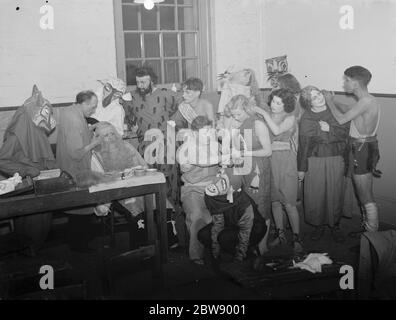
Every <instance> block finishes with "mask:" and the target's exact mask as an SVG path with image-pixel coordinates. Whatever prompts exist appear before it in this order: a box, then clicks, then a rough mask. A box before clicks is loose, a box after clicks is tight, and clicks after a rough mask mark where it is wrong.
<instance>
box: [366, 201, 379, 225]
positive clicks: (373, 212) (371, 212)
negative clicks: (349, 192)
mask: <svg viewBox="0 0 396 320" xmlns="http://www.w3.org/2000/svg"><path fill="white" fill-rule="evenodd" d="M364 207H365V209H366V222H365V225H364V228H365V229H366V231H367V232H377V231H378V227H379V221H378V208H377V205H376V204H375V203H368V204H365V205H364Z"/></svg>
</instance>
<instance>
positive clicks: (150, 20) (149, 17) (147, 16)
mask: <svg viewBox="0 0 396 320" xmlns="http://www.w3.org/2000/svg"><path fill="white" fill-rule="evenodd" d="M141 8H142V9H141V12H142V29H143V30H158V27H157V10H158V8H157V7H154V9H152V10H147V9H145V8H144V7H143V6H142V7H141Z"/></svg>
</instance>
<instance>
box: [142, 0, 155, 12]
mask: <svg viewBox="0 0 396 320" xmlns="http://www.w3.org/2000/svg"><path fill="white" fill-rule="evenodd" d="M144 7H145V8H146V9H147V10H151V9H153V8H154V1H153V0H144Z"/></svg>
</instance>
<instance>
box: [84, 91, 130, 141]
mask: <svg viewBox="0 0 396 320" xmlns="http://www.w3.org/2000/svg"><path fill="white" fill-rule="evenodd" d="M96 95H97V96H98V107H97V108H96V111H95V113H94V114H93V115H92V118H94V119H96V120H98V121H101V122H102V121H105V122H109V123H111V124H112V125H113V126H114V127H115V128H116V130H117V132H118V133H119V134H120V135H121V136H123V135H124V120H125V111H124V108H123V106H122V105H121V104H120V103H119V101H118V99H116V100H114V101H113V102H111V103H110V104H109V105H108V106H107V107H106V108H103V104H102V102H103V87H100V89H99V90H97V92H96Z"/></svg>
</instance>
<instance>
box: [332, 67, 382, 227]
mask: <svg viewBox="0 0 396 320" xmlns="http://www.w3.org/2000/svg"><path fill="white" fill-rule="evenodd" d="M371 78H372V74H371V73H370V71H368V70H367V69H366V68H363V67H361V66H354V67H351V68H348V69H347V70H346V71H345V72H344V89H345V90H346V91H347V92H348V93H353V94H354V96H355V97H356V98H357V103H355V104H353V105H344V104H342V103H339V102H337V101H335V99H334V97H333V95H332V94H330V93H329V92H325V98H326V102H327V104H328V106H329V108H330V110H331V112H332V113H333V115H334V117H335V118H336V120H337V121H338V123H340V124H345V123H349V122H350V123H351V128H350V133H349V144H348V147H349V163H348V164H347V165H348V168H349V170H350V172H352V180H353V182H354V186H355V190H356V193H357V195H358V199H359V202H360V204H361V206H362V211H363V226H364V228H365V230H366V231H368V232H376V231H378V227H379V219H378V208H377V204H376V202H375V199H374V194H373V177H374V176H376V177H380V175H381V172H380V171H378V170H377V169H376V166H377V163H378V161H379V158H380V154H379V148H378V140H377V131H378V128H379V123H380V116H381V110H380V106H379V103H378V101H377V100H376V99H375V97H373V96H372V95H371V94H370V93H369V92H368V88H367V87H368V84H369V83H370V81H371Z"/></svg>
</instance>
